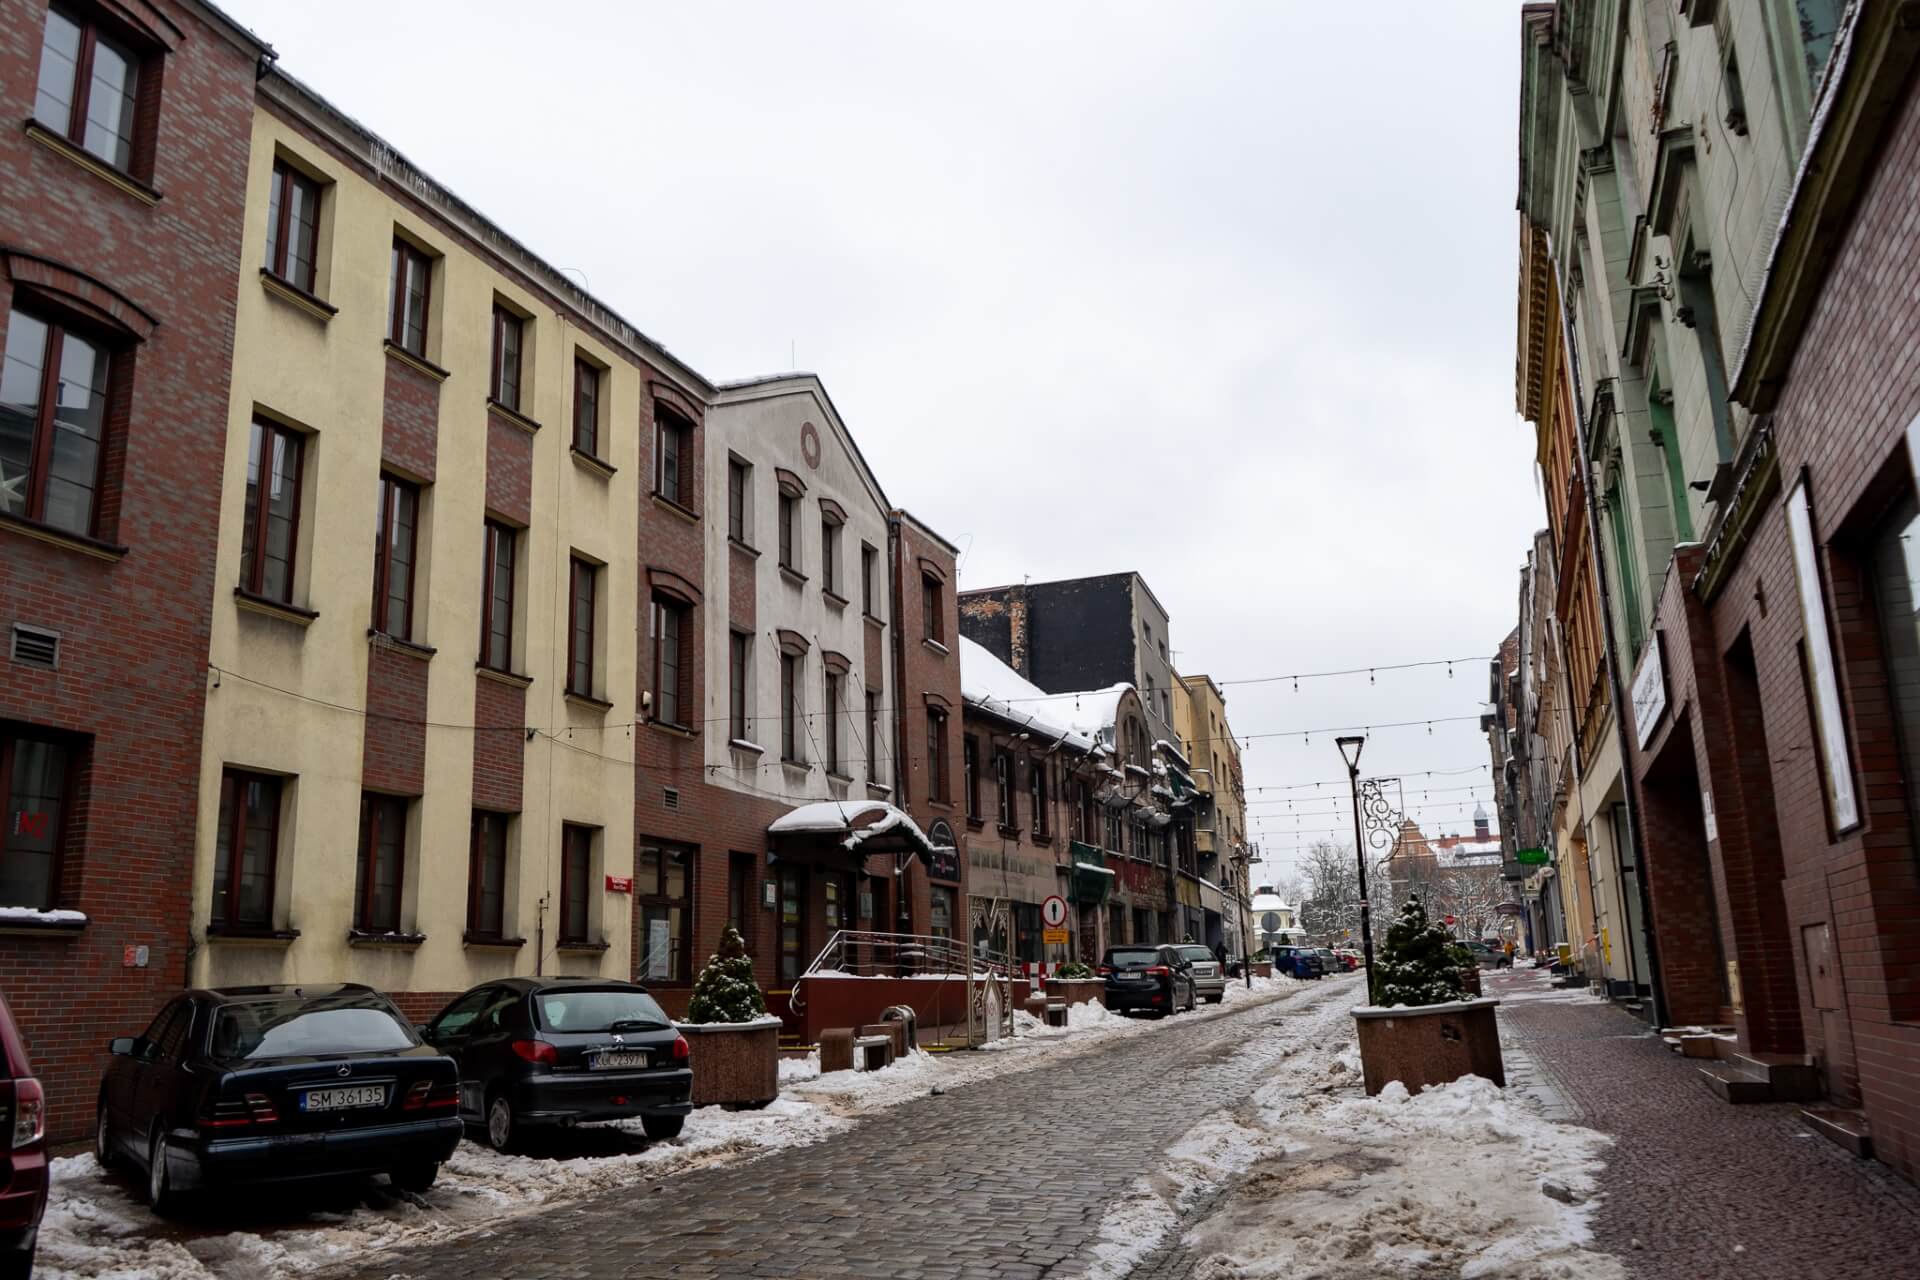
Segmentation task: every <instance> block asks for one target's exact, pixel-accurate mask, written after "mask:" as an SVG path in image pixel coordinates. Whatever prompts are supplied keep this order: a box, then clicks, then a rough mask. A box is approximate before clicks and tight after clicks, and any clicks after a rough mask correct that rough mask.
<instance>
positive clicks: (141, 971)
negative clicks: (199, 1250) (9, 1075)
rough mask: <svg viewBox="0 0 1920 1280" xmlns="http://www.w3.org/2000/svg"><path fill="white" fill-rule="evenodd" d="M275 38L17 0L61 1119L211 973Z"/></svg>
mask: <svg viewBox="0 0 1920 1280" xmlns="http://www.w3.org/2000/svg"><path fill="white" fill-rule="evenodd" d="M266 53H267V50H266V49H265V47H264V46H263V45H261V44H260V43H259V42H258V41H257V40H256V39H255V38H254V37H252V36H251V35H249V34H248V33H247V32H245V31H244V30H242V29H240V28H238V27H236V26H235V25H234V24H232V23H231V22H230V21H229V20H227V19H226V18H224V17H223V16H222V15H220V14H219V13H218V12H216V11H215V10H213V9H211V8H208V7H205V6H201V5H198V4H194V3H191V2H183V0H128V3H125V4H121V5H116V6H114V7H113V8H112V9H111V10H108V9H107V8H105V7H104V6H103V7H99V8H97V9H96V8H95V7H91V6H89V7H84V8H81V9H76V10H62V11H60V12H59V13H57V14H53V15H50V14H49V11H48V9H47V6H46V5H44V4H42V3H36V2H35V0H4V3H0V97H4V111H5V114H6V116H7V118H8V119H9V120H10V121H13V122H15V123H13V124H12V125H10V126H9V127H8V128H7V129H6V130H5V131H4V136H0V175H4V185H5V189H6V195H5V198H4V199H0V350H4V351H5V368H4V373H0V599H4V600H5V601H6V605H5V608H4V610H0V624H4V627H5V629H6V632H7V640H8V646H9V648H8V653H7V655H6V657H5V659H4V660H0V754H3V755H4V761H0V782H4V784H5V785H6V787H7V795H6V809H5V819H6V824H5V830H4V833H3V834H0V840H4V848H3V849H0V985H3V986H4V987H5V989H6V992H7V999H8V1003H9V1004H10V1005H11V1006H12V1008H13V1011H14V1014H15V1016H16V1017H17V1018H18V1019H19V1020H20V1022H21V1024H22V1029H23V1030H24V1031H25V1033H26V1036H27V1038H28V1041H29V1044H30V1050H31V1053H32V1055H33V1062H34V1067H35V1070H36V1071H37V1072H38V1073H39V1075H40V1076H41V1077H42V1079H43V1081H44V1083H45V1084H46V1086H47V1090H48V1096H49V1100H50V1104H51V1111H50V1116H49V1129H50V1131H51V1132H52V1133H54V1134H55V1135H57V1136H63V1137H70V1136H73V1135H74V1134H76V1133H80V1132H85V1131H86V1130H87V1129H88V1128H89V1127H90V1126H91V1124H92V1120H93V1111H94V1099H95V1092H96V1090H97V1088H98V1081H99V1068H100V1063H101V1061H102V1060H103V1058H104V1052H105V1047H106V1041H107V1039H108V1038H109V1037H110V1036H113V1035H118V1034H123V1033H125V1032H127V1031H129V1030H138V1029H139V1028H141V1027H143V1026H145V1025H146V1023H147V1021H148V1020H149V1019H150V1018H151V1017H152V1015H153V1013H154V1011H155V1010H156V1009H157V1008H158V1007H159V1006H160V1004H161V1003H162V1002H163V1001H164V999H165V997H166V995H167V994H169V993H171V992H172V991H174V990H177V989H178V988H179V986H180V984H181V982H182V980H183V979H184V978H185V976H186V972H187V956H188V951H189V947H188V939H187V934H186V929H185V927H184V921H185V919H186V917H187V911H188V901H187V893H188V886H189V884H190V883H191V878H192V862H193V858H192V849H193V833H194V802H193V797H194V791H195V787H194V772H195V763H196V761H197V760H198V758H199V754H200V733H201V720H200V704H201V697H202V693H201V690H202V688H203V685H204V683H205V681H206V661H207V630H208V608H209V604H210V602H211V600H212V598H213V590H214V583H213V556H214V545H215V540H216V537H217V528H218V516H219V492H220V470H221V448H222V441H221V434H220V432H219V431H217V430H212V429H210V427H211V426H212V425H213V424H217V423H219V422H221V421H223V420H224V419H225V416H226V403H227V387H228V382H227V379H228V369H229V367H230V365H231V363H232V344H233V306H234V293H235V289H236V287H237V280H236V277H235V275H234V264H235V263H236V262H237V261H238V260H239V257H240V239H241V223H242V212H243V208H244V202H245V189H246V174H247V156H248V137H249V135H250V132H251V128H252V115H253V96H254V71H255V67H256V65H257V64H258V63H259V61H260V60H261V58H262V57H263V56H264V55H265V54H266ZM89 59H90V60H91V61H89ZM80 65H87V66H90V67H92V68H94V69H95V74H94V75H92V76H91V77H88V76H82V75H78V74H77V67H78V66H80ZM109 94H113V95H115V97H116V101H113V102H108V101H105V100H104V99H105V97H106V96H107V95H109ZM123 105H124V107H125V112H124V115H123V114H122V112H121V111H120V107H121V106H123ZM116 118H121V119H124V121H125V122H126V124H127V126H128V132H126V133H124V134H122V133H119V132H116V131H115V130H114V129H112V128H109V127H107V126H106V125H103V124H101V123H100V122H101V121H112V120H115V119H116ZM23 120H24V121H28V122H29V123H28V124H27V126H26V127H25V128H24V129H23V128H21V127H20V125H19V123H18V122H20V121H23ZM56 432H58V433H59V434H58V437H57V438H56Z"/></svg>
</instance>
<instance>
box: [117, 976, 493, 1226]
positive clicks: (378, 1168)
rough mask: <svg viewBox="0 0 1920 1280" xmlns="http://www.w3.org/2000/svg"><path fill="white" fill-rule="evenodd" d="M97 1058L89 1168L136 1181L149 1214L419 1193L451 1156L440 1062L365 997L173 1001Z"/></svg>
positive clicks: (453, 1079)
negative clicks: (200, 1193)
mask: <svg viewBox="0 0 1920 1280" xmlns="http://www.w3.org/2000/svg"><path fill="white" fill-rule="evenodd" d="M108 1049H109V1051H110V1052H111V1053H112V1054H113V1058H112V1060H111V1061H109V1062H108V1064H107V1071H106V1075H105V1077H104V1078H103V1079H102V1080H101V1082H100V1101H99V1110H98V1113H97V1116H96V1119H95V1122H94V1124H95V1128H94V1155H95V1156H96V1157H97V1158H98V1159H99V1161H100V1164H101V1165H102V1166H103V1167H109V1168H110V1167H112V1166H114V1165H116V1164H119V1163H121V1162H122V1161H131V1162H133V1163H134V1164H135V1165H137V1166H139V1167H141V1168H144V1169H145V1170H146V1175H147V1202H148V1203H149V1204H150V1205H151V1206H152V1207H153V1208H154V1209H155V1210H156V1211H161V1212H164V1211H165V1210H167V1209H168V1208H170V1207H172V1206H173V1205H175V1204H176V1203H177V1201H178V1199H179V1197H180V1195H181V1194H182V1193H185V1192H191V1191H194V1190H197V1189H200V1188H212V1187H219V1186H226V1185H233V1184H236V1183H248V1184H253V1183H262V1182H283V1181H284V1182H291V1181H300V1180H307V1179H317V1178H337V1177H345V1176H351V1175H365V1174H374V1173H386V1174H388V1175H389V1176H390V1177H391V1178H392V1179H393V1182H394V1185H396V1186H398V1187H400V1188H402V1189H404V1190H409V1191H424V1190H425V1189H426V1188H427V1187H429V1186H431V1185H432V1184H433V1180H434V1178H435V1177H436V1176H437V1174H438V1173H439V1169H440V1162H441V1161H443V1160H445V1159H446V1158H447V1157H448V1156H450V1155H452V1154H453V1151H454V1148H455V1147H457V1146H459V1145H460V1132H461V1125H460V1119H459V1117H458V1115H457V1114H456V1105H457V1103H458V1093H457V1085H458V1076H457V1073H456V1070H455V1067H454V1064H453V1062H452V1060H451V1059H449V1058H448V1057H447V1056H446V1055H444V1054H442V1053H440V1052H439V1051H438V1050H435V1049H431V1048H429V1047H427V1046H426V1045H424V1044H422V1043H421V1042H420V1039H419V1037H418V1036H416V1035H415V1034H414V1031H413V1028H412V1027H411V1026H410V1025H409V1024H408V1023H407V1020H406V1019H405V1018H404V1017H403V1016H401V1013H400V1011H399V1010H398V1009H396V1008H395V1007H394V1006H393V1004H392V1003H391V1002H390V1001H389V1000H388V999H387V998H386V997H385V996H383V995H381V994H380V993H379V992H377V991H374V990H373V989H371V988H369V987H362V986H352V985H327V986H298V987H295V986H275V987H228V988H225V989H223V990H219V991H186V992H182V993H181V994H180V995H178V996H176V997H174V998H173V1000H171V1001H169V1002H168V1004H167V1006H166V1007H165V1008H164V1009H162V1010H161V1011H160V1015H159V1016H158V1017H156V1018H155V1019H154V1020H153V1024H152V1025H151V1026H149V1027H148V1028H147V1030H146V1032H145V1033H144V1034H143V1035H139V1036H133V1037H122V1038H120V1039H117V1040H115V1041H113V1042H112V1043H111V1044H110V1045H108Z"/></svg>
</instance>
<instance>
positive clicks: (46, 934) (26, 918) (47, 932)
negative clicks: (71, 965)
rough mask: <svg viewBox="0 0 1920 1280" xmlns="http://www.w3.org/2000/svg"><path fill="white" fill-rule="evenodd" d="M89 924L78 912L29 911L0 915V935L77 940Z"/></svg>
mask: <svg viewBox="0 0 1920 1280" xmlns="http://www.w3.org/2000/svg"><path fill="white" fill-rule="evenodd" d="M12 910H18V909H17V908H14V909H12ZM90 923H92V922H91V921H90V920H88V919H87V917H86V916H85V915H83V914H81V913H80V912H78V911H39V910H31V911H22V912H20V913H19V914H0V933H4V934H18V935H21V936H25V937H36V938H77V937H79V936H80V934H81V932H82V931H84V930H85V929H86V927H87V925H88V924H90Z"/></svg>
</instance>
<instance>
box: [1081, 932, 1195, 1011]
mask: <svg viewBox="0 0 1920 1280" xmlns="http://www.w3.org/2000/svg"><path fill="white" fill-rule="evenodd" d="M1099 972H1100V976H1101V977H1103V978H1105V979H1106V980H1107V990H1106V1004H1107V1008H1109V1009H1111V1010H1112V1011H1113V1012H1115V1013H1128V1012H1131V1011H1132V1010H1135V1009H1143V1010H1145V1011H1146V1012H1148V1013H1153V1014H1158V1015H1160V1016H1161V1017H1165V1016H1166V1015H1167V1014H1169V1013H1178V1012H1179V1011H1180V1010H1182V1009H1193V1008H1197V1007H1198V1001H1197V1000H1196V998H1195V995H1194V982H1193V964H1192V962H1191V961H1189V960H1188V959H1187V958H1186V957H1185V956H1183V955H1181V954H1180V948H1178V947H1109V948H1107V954H1106V958H1105V959H1103V960H1102V961H1101V962H1100V970H1099Z"/></svg>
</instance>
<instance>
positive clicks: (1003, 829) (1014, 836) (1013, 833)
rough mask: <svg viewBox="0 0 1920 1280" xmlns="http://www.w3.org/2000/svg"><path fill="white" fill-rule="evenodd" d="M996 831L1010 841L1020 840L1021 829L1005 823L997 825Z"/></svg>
mask: <svg viewBox="0 0 1920 1280" xmlns="http://www.w3.org/2000/svg"><path fill="white" fill-rule="evenodd" d="M994 830H995V831H998V832H999V833H1000V834H1001V835H1003V836H1005V837H1006V838H1007V839H1009V840H1018V839H1019V838H1020V828H1018V827H1010V826H1008V825H1007V824H1006V823H1004V822H1002V823H997V824H995V826H994Z"/></svg>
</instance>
